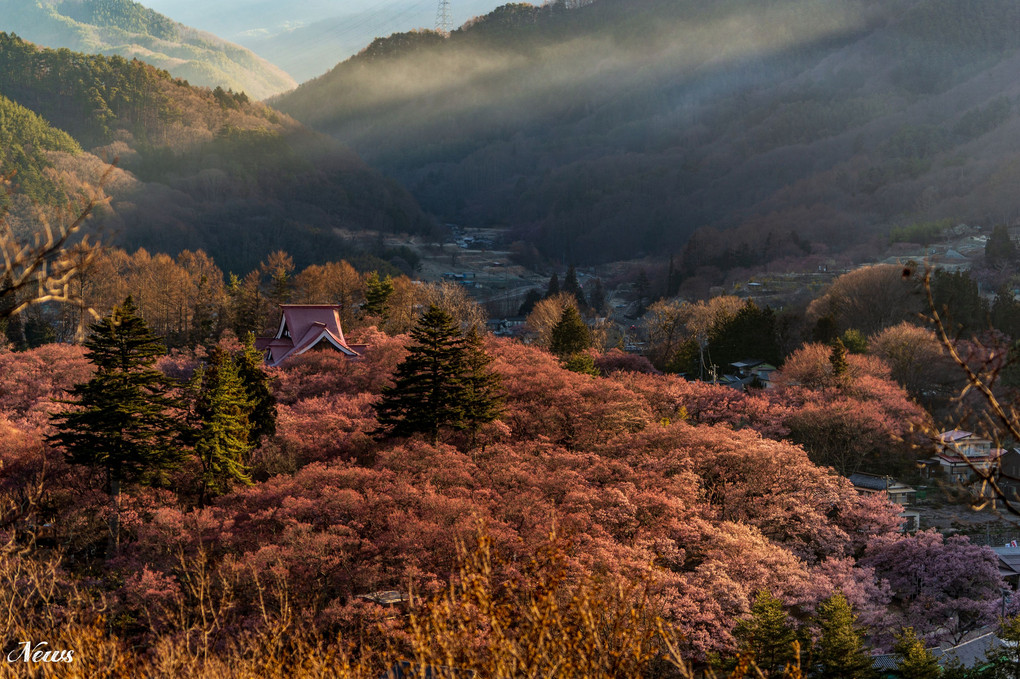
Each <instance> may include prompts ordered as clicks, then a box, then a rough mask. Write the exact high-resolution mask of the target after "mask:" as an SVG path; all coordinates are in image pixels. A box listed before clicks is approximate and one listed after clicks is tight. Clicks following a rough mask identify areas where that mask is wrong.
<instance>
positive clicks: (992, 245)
mask: <svg viewBox="0 0 1020 679" xmlns="http://www.w3.org/2000/svg"><path fill="white" fill-rule="evenodd" d="M1018 257H1020V255H1018V250H1017V246H1016V243H1014V242H1013V239H1012V238H1010V237H1009V229H1007V228H1006V225H1005V224H997V225H996V226H994V227H992V233H991V235H990V236H989V237H988V240H987V241H985V262H986V263H987V264H988V266H993V267H994V266H1003V265H1008V264H1016V263H1017V259H1018Z"/></svg>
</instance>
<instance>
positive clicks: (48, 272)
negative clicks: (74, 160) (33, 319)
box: [0, 160, 117, 321]
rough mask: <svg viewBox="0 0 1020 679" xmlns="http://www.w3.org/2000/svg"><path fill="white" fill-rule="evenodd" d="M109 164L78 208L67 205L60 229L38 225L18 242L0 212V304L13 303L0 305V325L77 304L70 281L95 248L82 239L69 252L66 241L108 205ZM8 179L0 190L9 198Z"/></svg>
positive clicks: (0, 181) (48, 224)
mask: <svg viewBox="0 0 1020 679" xmlns="http://www.w3.org/2000/svg"><path fill="white" fill-rule="evenodd" d="M116 162H117V161H116V160H114V161H113V162H112V163H110V164H109V165H108V166H107V168H106V170H105V171H104V172H103V174H102V176H101V177H100V179H99V183H98V184H97V185H96V187H95V188H94V189H93V190H92V191H91V194H90V195H88V196H87V197H85V199H84V204H83V205H82V206H81V207H78V208H75V207H74V206H72V205H68V207H67V208H66V209H65V215H64V218H63V219H61V223H60V224H58V225H56V226H54V225H53V224H52V223H51V222H50V220H48V219H42V220H41V228H40V229H39V230H38V231H37V232H36V233H35V235H34V236H33V237H31V238H30V239H26V238H19V237H18V236H17V235H16V234H15V233H14V227H13V225H12V224H11V221H10V220H9V219H8V214H7V209H4V210H2V211H0V262H2V267H3V268H2V270H0V301H3V300H5V299H9V298H13V299H14V303H13V304H0V321H2V320H4V319H5V318H9V317H11V316H14V315H15V314H18V313H21V312H22V311H24V310H25V309H26V308H28V307H29V306H31V305H33V304H41V303H43V302H74V301H78V300H77V296H76V294H75V293H74V292H73V291H72V288H71V281H72V280H73V279H74V277H75V276H77V275H78V273H79V272H80V271H81V269H82V268H83V267H84V266H86V265H87V264H88V263H89V262H91V261H92V259H93V257H94V256H95V253H96V252H97V246H96V245H95V244H92V243H90V242H89V241H88V237H87V236H86V237H84V238H83V239H82V240H81V242H80V243H79V244H78V246H77V247H76V248H74V250H73V251H72V248H71V247H69V246H70V243H71V241H72V240H73V239H74V238H75V236H76V235H78V234H79V233H80V232H81V230H82V229H83V228H84V225H85V221H86V220H87V219H88V218H89V217H90V216H91V215H92V212H93V210H94V209H95V208H96V207H97V206H98V205H101V204H104V203H106V202H108V200H109V198H105V197H103V187H104V186H105V185H106V183H107V181H109V178H110V175H111V174H112V173H113V170H114V168H115V167H116ZM11 177H12V175H6V176H0V190H2V191H3V192H5V193H6V194H7V195H8V196H10V195H12V193H13V189H12V186H11Z"/></svg>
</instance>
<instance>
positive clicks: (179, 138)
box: [0, 33, 431, 272]
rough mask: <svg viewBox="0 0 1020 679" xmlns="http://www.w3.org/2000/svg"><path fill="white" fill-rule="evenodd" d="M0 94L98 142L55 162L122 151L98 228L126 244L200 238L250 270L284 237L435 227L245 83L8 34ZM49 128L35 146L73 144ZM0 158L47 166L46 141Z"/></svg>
mask: <svg viewBox="0 0 1020 679" xmlns="http://www.w3.org/2000/svg"><path fill="white" fill-rule="evenodd" d="M0 95H2V96H4V97H7V98H9V99H10V100H12V101H13V102H16V103H17V104H19V105H20V106H22V107H25V108H27V109H30V110H31V111H32V112H34V113H35V114H38V116H41V118H43V119H45V120H46V121H48V122H49V123H50V124H52V125H53V126H55V127H57V128H60V129H63V130H65V131H66V132H67V133H69V135H70V136H71V137H73V138H74V140H76V141H77V142H78V143H80V144H81V146H82V147H83V148H85V149H88V150H90V151H91V152H92V153H91V154H82V155H83V156H86V158H81V159H77V160H75V159H67V160H65V161H63V162H62V163H60V164H59V169H60V170H62V171H67V172H70V173H71V174H76V173H77V174H79V175H81V177H82V181H88V180H89V178H92V179H93V180H94V178H95V175H96V171H97V170H98V169H99V168H100V166H101V163H100V162H99V161H98V160H97V158H96V156H99V157H100V158H104V159H106V160H113V159H115V158H116V159H117V160H118V166H119V169H120V170H122V172H119V173H118V174H117V176H116V177H115V180H114V183H113V184H112V185H111V186H108V187H107V189H108V191H109V192H110V193H111V194H112V195H113V198H114V200H113V203H112V212H111V213H109V214H107V215H106V217H105V219H104V221H103V224H102V228H103V229H104V230H105V232H106V233H107V235H108V236H109V237H112V239H113V241H114V242H116V243H118V244H121V245H123V246H125V247H131V248H133V247H145V248H148V249H150V250H157V251H164V252H168V253H171V254H173V253H176V252H179V251H180V250H183V249H192V250H194V249H199V248H203V249H205V250H206V251H207V252H208V253H209V254H210V255H212V256H213V257H214V258H216V260H217V262H218V263H219V265H220V266H221V267H222V268H223V269H225V270H228V271H229V270H233V271H235V272H246V271H248V270H250V269H251V268H253V267H254V266H255V265H256V264H257V263H258V262H259V261H261V260H262V259H263V258H264V257H265V256H266V254H268V253H269V252H272V251H275V250H279V249H286V250H288V251H289V252H290V253H291V254H292V255H293V256H294V257H295V260H296V261H298V262H301V263H311V262H315V261H323V260H326V259H329V258H335V257H337V256H344V255H345V253H346V254H353V253H351V252H350V250H349V249H348V248H347V246H346V245H345V243H344V242H343V240H342V239H341V238H340V237H339V236H337V235H336V233H335V232H336V229H338V228H346V229H355V230H356V229H364V228H372V229H378V230H385V231H405V232H407V231H421V230H423V229H428V228H430V225H431V223H430V222H429V220H427V219H426V218H425V216H424V215H423V214H422V213H421V211H420V210H419V208H418V206H417V205H416V204H415V202H414V200H413V199H412V198H411V197H410V196H409V195H408V194H407V192H406V191H404V190H403V189H402V188H400V187H399V186H398V185H397V184H396V183H395V182H392V181H390V180H387V179H385V178H384V177H382V176H380V175H379V174H378V173H377V172H375V171H373V170H371V169H370V168H368V167H367V166H365V164H364V163H363V162H362V161H361V160H360V159H359V158H358V157H357V156H356V155H355V154H354V153H352V152H350V151H349V150H348V149H346V148H344V147H342V146H341V145H340V144H338V143H336V142H334V141H332V140H330V139H329V138H327V137H324V136H322V135H320V134H317V133H313V132H311V131H309V130H307V129H306V128H304V127H302V126H301V125H300V124H298V123H297V122H295V121H294V120H293V119H291V118H289V117H288V116H286V115H282V114H280V113H278V112H276V111H274V110H272V109H270V108H269V107H267V106H265V105H263V104H260V103H256V102H253V101H251V100H249V99H248V98H247V97H246V96H245V95H243V94H232V93H230V92H227V91H224V90H223V89H220V88H217V89H216V90H209V89H206V88H198V87H193V86H189V85H187V84H186V83H184V82H183V81H181V80H177V79H174V78H172V77H171V76H170V75H169V74H168V73H167V72H166V71H160V70H157V69H155V68H153V67H151V66H149V65H147V64H144V63H142V62H140V61H137V60H133V61H127V60H125V59H123V58H122V57H118V56H114V57H103V56H87V55H83V54H78V53H75V52H71V51H69V50H48V49H40V48H37V47H36V46H34V45H32V44H30V43H27V42H24V41H22V40H20V39H19V38H17V37H14V36H10V35H8V34H4V33H0ZM18 110H19V111H20V110H23V109H20V108H19V109H18ZM22 118H23V119H24V120H23V121H22V120H21V119H15V120H14V122H13V123H12V125H14V126H17V128H18V129H19V130H32V129H36V128H40V127H41V126H43V123H42V121H41V120H40V119H39V118H38V117H36V116H32V115H31V114H28V113H27V112H25V114H23V115H22ZM4 120H7V118H6V117H5V118H4ZM18 134H25V132H19V133H18ZM49 134H50V135H51V136H52V137H53V139H55V140H56V142H54V143H52V144H50V145H48V146H41V147H39V149H40V150H41V148H47V149H51V150H63V151H66V150H68V148H69V149H71V150H72V151H73V150H76V149H77V146H76V145H75V143H74V141H72V140H71V139H70V138H65V137H64V136H61V135H59V134H57V133H49ZM17 138H18V137H17V136H15V137H14V139H17ZM5 139H6V137H5ZM57 142H59V143H57ZM16 147H17V145H12V148H16ZM64 147H67V148H64ZM33 148H36V147H35V146H33ZM12 153H14V151H11V150H7V151H6V152H5V154H6V156H11V154H12ZM0 158H3V159H4V168H3V169H4V170H5V171H6V170H7V168H8V167H11V169H18V170H19V176H21V177H25V178H32V177H35V176H36V175H40V173H43V172H44V170H45V167H46V166H47V165H48V164H52V162H51V160H50V159H49V156H44V155H40V154H39V153H35V155H33V156H30V157H29V158H28V159H22V160H21V161H20V165H17V164H15V165H12V164H11V163H12V160H11V158H10V157H5V156H0ZM14 160H15V161H17V157H14ZM86 167H87V168H88V169H87V170H85V169H83V168H86ZM35 185H36V184H35V182H34V181H33V182H29V183H27V184H22V185H21V186H19V192H20V193H25V192H29V191H36V192H37V191H38V190H39V189H37V188H35ZM51 188H52V187H51ZM68 189H69V190H73V189H74V182H71V184H70V185H68V186H65V190H68ZM38 197H39V198H45V196H44V195H41V194H40V195H38Z"/></svg>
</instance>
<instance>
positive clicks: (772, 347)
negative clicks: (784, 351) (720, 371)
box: [708, 300, 780, 366]
mask: <svg viewBox="0 0 1020 679" xmlns="http://www.w3.org/2000/svg"><path fill="white" fill-rule="evenodd" d="M708 351H709V354H711V356H712V360H713V362H715V363H716V364H718V365H720V366H727V365H729V364H730V363H733V362H735V361H741V360H744V359H748V358H757V359H760V360H762V361H766V362H768V363H771V364H772V365H778V363H779V359H780V354H779V340H778V338H777V333H776V316H775V314H774V313H773V312H772V309H770V308H769V307H765V308H764V309H762V308H760V307H759V306H758V305H757V304H755V303H754V302H753V301H751V300H748V301H747V303H746V304H744V306H743V307H741V308H740V310H739V311H738V312H737V313H736V315H735V316H733V318H730V319H729V320H727V321H726V322H724V323H721V324H717V326H716V327H713V328H712V329H711V331H710V333H709V339H708Z"/></svg>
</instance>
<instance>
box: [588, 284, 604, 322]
mask: <svg viewBox="0 0 1020 679" xmlns="http://www.w3.org/2000/svg"><path fill="white" fill-rule="evenodd" d="M588 305H589V306H590V307H591V308H592V310H593V311H594V312H595V315H596V316H598V315H599V314H601V313H603V312H604V311H605V310H606V289H605V287H603V285H602V279H601V278H596V279H595V287H594V288H592V291H591V294H590V295H589V298H588Z"/></svg>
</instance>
